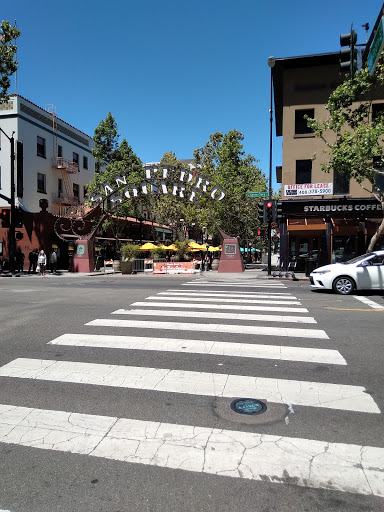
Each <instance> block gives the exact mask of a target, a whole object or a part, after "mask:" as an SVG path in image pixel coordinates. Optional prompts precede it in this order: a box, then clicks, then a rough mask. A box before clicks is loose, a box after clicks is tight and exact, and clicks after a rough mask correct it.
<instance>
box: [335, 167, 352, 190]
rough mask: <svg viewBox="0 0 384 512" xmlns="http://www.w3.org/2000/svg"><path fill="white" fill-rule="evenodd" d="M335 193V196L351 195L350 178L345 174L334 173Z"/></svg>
mask: <svg viewBox="0 0 384 512" xmlns="http://www.w3.org/2000/svg"><path fill="white" fill-rule="evenodd" d="M333 193H334V194H344V195H345V194H349V177H348V176H347V175H346V173H345V172H340V171H339V172H336V171H335V172H334V173H333Z"/></svg>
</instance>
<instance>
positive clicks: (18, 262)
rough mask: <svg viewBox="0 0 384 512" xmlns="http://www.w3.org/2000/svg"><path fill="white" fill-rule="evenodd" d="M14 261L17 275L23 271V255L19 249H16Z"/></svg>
mask: <svg viewBox="0 0 384 512" xmlns="http://www.w3.org/2000/svg"><path fill="white" fill-rule="evenodd" d="M15 259H16V268H17V272H18V273H20V272H23V270H24V254H23V252H22V251H21V249H20V247H19V248H18V249H17V253H16V258H15Z"/></svg>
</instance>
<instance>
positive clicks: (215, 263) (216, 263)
mask: <svg viewBox="0 0 384 512" xmlns="http://www.w3.org/2000/svg"><path fill="white" fill-rule="evenodd" d="M219 263H220V259H219V258H213V260H212V265H211V270H217V269H218V268H219Z"/></svg>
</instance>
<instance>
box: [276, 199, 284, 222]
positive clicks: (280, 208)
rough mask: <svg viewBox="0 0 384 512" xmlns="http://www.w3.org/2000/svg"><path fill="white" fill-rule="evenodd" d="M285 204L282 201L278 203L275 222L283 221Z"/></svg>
mask: <svg viewBox="0 0 384 512" xmlns="http://www.w3.org/2000/svg"><path fill="white" fill-rule="evenodd" d="M283 217H284V215H283V203H282V201H276V219H275V222H281V221H282V220H283Z"/></svg>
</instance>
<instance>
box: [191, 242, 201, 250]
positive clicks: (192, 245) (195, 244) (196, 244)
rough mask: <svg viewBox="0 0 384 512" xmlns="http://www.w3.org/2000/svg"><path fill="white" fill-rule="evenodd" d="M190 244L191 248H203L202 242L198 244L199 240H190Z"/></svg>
mask: <svg viewBox="0 0 384 512" xmlns="http://www.w3.org/2000/svg"><path fill="white" fill-rule="evenodd" d="M188 246H189V248H190V249H200V248H201V246H200V244H198V243H197V242H189V243H188Z"/></svg>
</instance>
